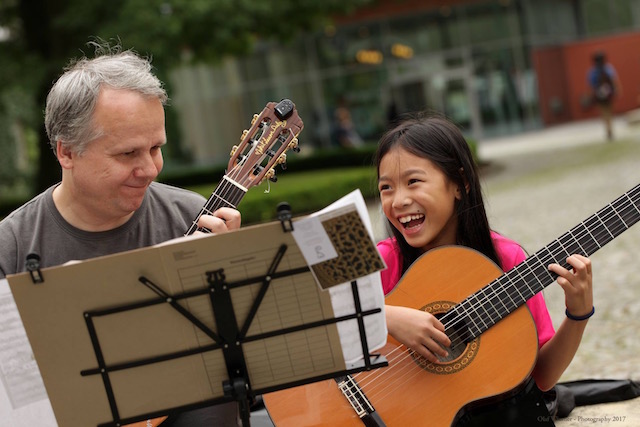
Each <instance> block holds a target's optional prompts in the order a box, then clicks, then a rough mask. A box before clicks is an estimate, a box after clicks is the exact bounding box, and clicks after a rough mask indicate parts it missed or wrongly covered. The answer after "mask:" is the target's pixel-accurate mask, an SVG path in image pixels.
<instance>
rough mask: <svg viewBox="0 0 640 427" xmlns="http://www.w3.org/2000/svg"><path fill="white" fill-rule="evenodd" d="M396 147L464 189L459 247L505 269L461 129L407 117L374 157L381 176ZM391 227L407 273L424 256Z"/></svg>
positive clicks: (382, 141) (443, 122)
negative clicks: (426, 162)
mask: <svg viewBox="0 0 640 427" xmlns="http://www.w3.org/2000/svg"><path fill="white" fill-rule="evenodd" d="M395 148H403V149H405V150H406V151H408V152H409V153H411V154H414V155H416V156H420V157H423V158H425V159H429V160H430V161H431V162H433V163H434V164H435V165H436V166H437V167H439V168H440V169H441V170H442V171H443V172H444V174H445V175H446V176H447V178H448V179H449V180H451V182H453V183H455V184H456V185H458V186H459V187H460V189H461V191H460V193H461V195H462V198H461V200H457V201H456V214H457V218H458V228H457V233H456V235H457V239H458V241H457V244H459V245H463V246H467V247H469V248H472V249H475V250H477V251H479V252H481V253H483V254H484V255H485V256H487V257H489V258H490V259H491V260H492V261H493V262H495V263H496V264H497V265H498V266H501V263H500V260H499V259H498V254H497V253H496V250H495V248H494V246H493V242H492V240H491V229H490V228H489V220H488V219H487V214H486V211H485V207H484V202H483V200H482V189H481V187H480V179H479V176H478V167H477V165H476V163H475V161H474V159H473V156H472V155H471V150H470V149H469V145H468V144H467V141H466V140H465V139H464V136H463V135H462V132H460V130H459V129H458V127H457V126H456V125H455V124H453V123H452V122H451V121H449V120H448V119H447V118H445V117H443V116H440V115H421V116H416V117H409V118H405V119H404V120H403V121H401V122H400V123H399V124H398V125H396V126H395V127H394V128H393V129H390V130H388V131H387V132H386V133H385V134H384V135H383V136H382V138H381V139H380V142H379V144H378V149H377V151H376V153H375V156H374V164H375V166H376V169H377V172H378V177H379V176H380V162H381V161H382V158H383V157H384V156H385V154H387V153H388V152H389V151H391V150H392V149H395ZM465 188H468V191H464V189H465ZM428 214H429V213H428V212H427V215H428ZM387 225H388V227H389V228H390V229H391V231H392V232H393V235H394V236H395V238H396V240H397V241H398V245H399V246H400V250H401V252H402V259H403V265H402V273H403V274H404V272H405V271H406V270H407V268H409V266H410V265H411V264H412V263H413V262H414V261H415V260H416V259H417V258H418V257H419V256H420V255H422V253H421V252H420V250H419V249H418V248H414V247H412V246H410V245H409V244H408V243H407V241H406V240H405V239H404V237H403V236H402V233H400V231H398V230H397V229H396V228H395V227H394V226H393V225H391V223H390V222H389V223H388V224H387Z"/></svg>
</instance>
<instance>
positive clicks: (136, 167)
mask: <svg viewBox="0 0 640 427" xmlns="http://www.w3.org/2000/svg"><path fill="white" fill-rule="evenodd" d="M93 126H94V127H95V128H96V129H97V130H99V131H100V134H101V135H102V136H100V137H99V138H97V139H95V140H94V141H92V142H90V143H89V144H88V146H87V148H86V150H85V151H84V152H83V153H82V154H77V153H68V157H67V158H66V160H65V162H64V164H63V162H62V161H61V164H62V166H63V168H64V169H66V170H67V171H68V176H70V178H71V180H70V182H69V181H67V182H69V184H70V185H69V186H67V189H70V190H71V192H72V193H71V195H72V196H71V197H72V200H73V204H74V208H73V209H74V210H75V211H76V214H79V215H81V216H86V217H85V218H84V219H86V220H88V221H89V222H90V223H91V224H93V225H95V226H97V227H98V228H102V227H101V226H100V224H114V223H115V224H118V223H122V222H123V221H120V220H125V221H126V219H128V218H129V217H130V215H131V214H132V213H133V212H134V211H135V210H136V209H138V208H139V207H140V205H141V203H142V200H143V198H144V195H145V192H146V190H147V188H148V187H149V184H150V183H151V182H152V181H153V180H154V179H155V178H156V177H157V176H158V174H159V173H160V171H161V170H162V166H163V159H162V151H161V147H162V146H163V145H164V144H165V143H166V134H165V127H164V108H163V106H162V103H161V102H160V100H158V99H157V98H154V97H144V96H142V95H140V94H138V93H136V92H132V91H126V90H116V89H112V88H103V89H102V91H101V93H100V96H99V97H98V103H97V105H96V110H95V113H94V120H93ZM67 182H65V181H64V179H63V185H65V186H66V184H67ZM118 225H119V224H118Z"/></svg>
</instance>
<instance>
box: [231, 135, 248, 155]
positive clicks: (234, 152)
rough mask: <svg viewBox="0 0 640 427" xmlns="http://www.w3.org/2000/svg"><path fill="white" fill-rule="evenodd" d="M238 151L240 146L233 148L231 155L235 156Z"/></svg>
mask: <svg viewBox="0 0 640 427" xmlns="http://www.w3.org/2000/svg"><path fill="white" fill-rule="evenodd" d="M245 132H246V131H245ZM236 151H238V146H237V145H234V146H233V147H231V154H230V155H231V156H233V155H234V154H236Z"/></svg>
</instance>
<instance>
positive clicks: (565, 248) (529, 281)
mask: <svg viewBox="0 0 640 427" xmlns="http://www.w3.org/2000/svg"><path fill="white" fill-rule="evenodd" d="M639 220H640V185H637V186H635V187H634V188H632V189H631V190H629V191H628V192H626V193H624V194H623V195H622V196H620V197H618V198H617V199H616V200H614V201H613V202H612V203H610V204H608V205H607V206H605V207H604V208H602V209H600V210H599V211H598V212H596V213H595V214H593V215H591V216H590V217H589V218H587V219H586V220H585V221H583V222H581V223H580V224H578V225H576V226H575V227H573V228H572V229H571V230H569V231H567V232H566V233H565V234H563V235H562V236H560V237H559V238H557V239H556V240H554V241H553V242H551V243H550V244H548V245H547V246H545V247H544V248H542V249H540V250H539V251H537V252H536V253H535V254H533V255H531V256H529V257H527V259H525V260H524V261H523V262H521V263H520V264H518V265H517V266H515V267H514V268H512V269H511V270H509V271H508V272H507V273H505V274H503V275H501V276H500V277H498V278H497V279H495V280H494V281H493V282H491V283H490V284H489V285H487V286H485V287H483V288H482V289H481V290H479V291H478V292H476V293H474V294H472V295H470V296H469V297H468V298H466V299H465V300H464V301H462V302H460V304H458V305H457V306H456V308H454V310H455V311H456V312H457V314H458V315H459V316H461V318H463V319H465V320H466V322H465V323H466V326H467V328H468V329H469V332H470V334H471V335H473V337H474V338H475V337H477V336H479V335H480V334H481V333H482V332H484V331H485V330H487V329H489V328H490V327H491V326H493V325H494V324H495V323H497V322H498V321H500V320H501V319H503V318H504V317H506V316H507V315H508V314H510V313H512V312H513V311H515V310H516V309H517V308H519V307H520V306H522V305H523V304H524V303H525V302H526V301H528V300H529V299H530V298H531V297H533V296H534V295H536V294H537V293H539V292H540V291H542V290H543V289H544V288H546V287H547V286H549V285H550V284H552V283H553V282H555V280H556V278H557V275H555V274H553V273H552V272H551V271H549V269H548V268H547V267H548V266H549V264H552V263H557V264H560V265H562V266H563V267H565V268H567V269H570V268H571V267H570V266H569V264H568V263H567V261H566V259H567V257H569V256H570V255H572V254H581V255H584V256H587V257H588V256H591V255H592V254H594V253H595V252H596V251H598V250H599V249H600V248H602V247H603V246H604V245H606V244H607V243H609V242H611V241H612V240H613V239H615V238H616V237H617V236H619V235H620V234H622V233H623V232H624V231H626V230H627V229H629V227H631V226H632V225H633V224H635V223H636V222H638V221H639Z"/></svg>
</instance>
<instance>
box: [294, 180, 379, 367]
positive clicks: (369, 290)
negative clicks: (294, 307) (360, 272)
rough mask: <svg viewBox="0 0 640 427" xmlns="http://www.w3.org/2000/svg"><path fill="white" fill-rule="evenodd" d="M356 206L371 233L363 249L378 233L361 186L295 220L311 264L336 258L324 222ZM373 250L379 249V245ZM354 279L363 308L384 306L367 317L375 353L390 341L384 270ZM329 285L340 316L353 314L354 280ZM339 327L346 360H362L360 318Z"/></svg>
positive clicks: (304, 251) (335, 309)
mask: <svg viewBox="0 0 640 427" xmlns="http://www.w3.org/2000/svg"><path fill="white" fill-rule="evenodd" d="M354 209H355V210H356V211H357V213H358V215H359V217H360V220H361V221H362V223H363V224H364V226H365V228H366V230H367V233H368V234H369V241H368V242H363V243H359V244H358V246H359V248H358V249H360V250H362V249H363V246H364V245H365V244H370V245H372V244H373V242H374V236H373V227H372V225H371V219H370V218H369V213H368V210H367V207H366V204H365V201H364V198H363V197H362V193H361V192H360V190H359V189H358V190H354V191H352V192H351V193H349V194H347V195H346V196H344V197H342V198H341V199H339V200H337V201H336V202H334V203H332V204H331V205H329V206H327V207H326V208H324V209H322V210H320V211H318V212H316V213H314V214H312V215H311V216H310V217H308V218H304V219H301V220H299V221H296V222H295V229H294V231H293V235H294V237H295V239H296V242H297V243H298V246H299V247H300V248H301V251H302V253H303V255H304V256H305V259H306V261H307V263H308V264H309V265H315V264H318V263H321V262H325V261H326V260H327V259H332V258H334V257H336V256H337V252H336V250H335V248H334V247H333V246H332V244H331V240H330V239H329V238H328V237H327V236H326V233H324V228H323V227H322V222H323V221H326V220H328V219H332V218H336V217H339V216H341V215H345V214H346V213H349V212H351V211H352V210H354ZM323 233H324V234H323ZM372 250H375V251H376V252H377V249H375V248H373V249H372ZM320 255H321V256H320ZM378 256H379V255H378ZM380 262H381V263H382V266H383V267H382V268H381V269H383V268H386V266H384V261H383V260H382V258H381V257H380ZM354 279H357V283H358V291H359V292H358V293H359V299H360V303H361V307H362V310H363V311H364V310H371V309H375V308H379V309H381V312H380V313H378V314H375V315H370V316H366V317H365V328H366V337H367V343H368V346H369V352H370V353H371V352H373V351H374V350H376V349H378V348H381V347H382V346H384V345H385V344H386V342H387V324H386V321H385V317H384V293H383V291H382V282H381V279H380V273H379V271H376V272H375V273H372V274H368V275H366V276H360V277H358V276H356V277H354ZM316 280H319V279H318V277H316ZM328 289H329V292H330V294H331V303H332V305H333V311H334V315H335V316H336V317H339V316H344V315H348V314H353V313H354V312H355V302H354V299H353V293H352V290H351V283H350V282H345V283H341V284H338V285H333V286H331V287H328ZM338 331H339V333H340V342H341V343H342V351H343V353H344V358H345V362H347V363H353V362H355V361H358V360H361V359H362V356H363V352H362V345H361V342H360V333H359V329H358V324H357V321H355V320H353V321H346V322H340V323H339V324H338Z"/></svg>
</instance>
